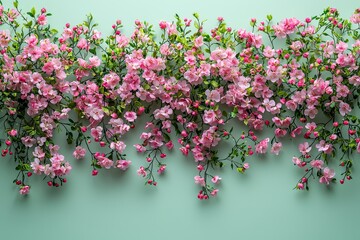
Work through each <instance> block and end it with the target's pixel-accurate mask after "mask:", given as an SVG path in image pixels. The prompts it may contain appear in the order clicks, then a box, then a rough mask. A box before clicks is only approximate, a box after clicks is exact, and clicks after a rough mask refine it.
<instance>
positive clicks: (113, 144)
mask: <svg viewBox="0 0 360 240" xmlns="http://www.w3.org/2000/svg"><path fill="white" fill-rule="evenodd" d="M110 148H111V149H114V150H116V151H117V152H118V153H120V154H121V153H123V152H124V150H125V148H126V145H125V143H124V142H123V141H117V142H111V143H110Z"/></svg>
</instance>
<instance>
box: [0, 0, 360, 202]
mask: <svg viewBox="0 0 360 240" xmlns="http://www.w3.org/2000/svg"><path fill="white" fill-rule="evenodd" d="M50 16H51V14H50V13H48V11H47V10H46V9H45V8H42V9H41V10H39V11H37V10H36V9H35V8H32V9H31V10H30V11H29V12H24V11H21V10H20V9H19V6H18V2H17V1H14V2H13V7H10V8H8V9H5V8H4V6H3V5H2V3H1V1H0V21H1V26H2V29H5V30H0V55H1V58H0V72H1V75H0V89H1V91H0V108H1V109H2V110H1V115H0V119H2V122H3V125H4V126H3V129H5V130H6V131H5V139H2V140H1V143H2V144H3V148H2V156H3V157H6V156H10V157H11V159H12V160H14V161H15V162H16V163H17V166H16V171H17V172H18V174H17V177H16V178H15V180H14V183H15V184H16V185H19V192H20V194H23V195H26V194H28V193H29V191H30V185H29V178H30V177H31V176H32V175H33V174H37V175H42V176H44V179H48V180H47V184H48V185H49V186H55V187H59V186H61V185H63V184H64V183H66V182H67V179H66V175H67V174H69V173H70V171H71V169H72V167H71V165H70V163H69V162H68V161H67V160H66V159H65V157H64V156H63V155H62V154H61V153H60V151H59V146H58V145H57V144H56V143H55V142H54V140H53V134H54V133H55V132H56V131H58V130H63V131H65V133H66V141H67V143H68V144H73V145H75V150H74V152H73V156H74V158H75V159H81V158H86V159H90V162H91V166H92V175H94V176H96V175H97V174H98V171H99V169H109V168H118V169H120V170H126V169H128V167H129V166H130V165H131V160H129V159H128V158H127V157H126V154H125V153H124V152H125V148H126V144H125V142H124V141H123V139H122V137H123V136H124V135H125V134H128V132H130V131H131V130H132V129H133V128H134V127H135V125H136V120H137V119H138V118H139V117H140V116H141V115H147V119H150V120H149V121H148V122H147V123H146V126H145V130H144V132H142V133H141V135H140V140H141V142H139V143H138V144H136V145H134V147H135V148H136V150H137V152H139V153H142V154H144V155H145V157H144V159H145V161H144V164H143V166H141V167H140V168H139V169H137V174H138V175H140V176H142V177H143V178H144V179H145V183H146V184H148V185H152V186H156V185H157V180H156V176H157V175H158V174H160V175H161V174H162V173H163V172H164V171H165V170H166V163H165V159H166V158H167V155H166V151H167V150H171V149H173V148H174V146H175V145H177V143H178V144H179V145H177V148H179V150H180V151H181V152H182V154H183V155H185V156H189V157H190V156H191V158H193V160H194V161H195V167H196V170H197V171H198V174H197V175H196V176H195V177H194V181H195V183H196V184H198V185H199V186H200V191H199V193H198V198H199V199H208V198H209V197H211V196H216V195H217V193H218V191H219V190H218V187H217V186H218V183H219V182H220V181H221V177H220V176H218V175H216V174H213V172H216V169H217V168H222V167H225V166H230V167H231V168H232V169H235V170H236V171H238V172H240V173H245V172H247V171H248V169H249V167H250V164H249V163H248V161H247V159H248V157H249V156H251V155H253V154H265V153H266V152H267V151H270V152H271V153H272V154H275V155H278V154H279V152H280V151H281V148H282V141H287V140H288V139H290V138H299V139H302V143H300V144H299V145H298V150H299V152H297V153H294V157H293V158H292V162H293V163H294V165H295V166H297V167H299V168H302V169H303V171H304V174H303V176H301V177H300V178H299V180H298V182H297V183H296V184H295V189H299V190H302V189H307V190H308V189H309V182H310V181H309V180H311V179H315V178H318V181H319V182H320V183H323V184H326V185H329V184H331V183H333V182H336V179H335V170H334V169H332V168H329V166H328V164H329V162H330V160H331V161H334V160H335V159H336V160H337V161H338V163H339V169H340V172H341V173H340V174H338V176H339V177H338V178H339V182H340V183H341V184H343V183H344V182H345V180H351V178H352V177H351V170H352V167H353V159H354V157H353V153H354V152H356V153H359V152H360V137H359V134H360V127H359V123H360V121H359V119H358V117H357V116H356V114H354V113H353V109H355V108H356V107H359V106H360V103H359V98H358V97H359V94H360V89H359V85H360V76H359V62H360V60H359V56H360V40H359V29H360V9H356V10H355V12H354V14H353V15H352V16H351V17H350V19H349V20H347V19H342V18H341V17H340V14H339V12H338V11H337V10H336V9H335V8H327V9H325V10H324V11H323V13H321V14H319V15H318V16H314V17H312V18H306V19H305V20H304V21H301V20H298V19H296V18H286V19H284V20H282V21H280V22H279V23H273V21H272V16H271V15H268V16H267V17H266V20H265V21H258V20H257V19H255V18H253V19H251V21H250V26H251V31H247V30H244V29H238V30H233V29H232V28H231V27H229V26H227V24H226V23H225V21H224V19H223V18H222V17H219V18H218V24H217V26H216V27H215V28H213V29H211V31H210V32H205V31H204V30H203V24H204V21H201V20H200V18H199V16H198V14H194V15H193V18H192V19H187V18H185V19H181V18H180V17H179V16H178V15H176V16H175V21H174V22H166V21H161V22H160V23H159V30H156V31H155V30H154V27H153V26H152V25H150V24H149V23H147V22H141V21H138V20H137V21H135V29H134V31H133V33H132V34H131V36H126V35H124V34H123V33H122V27H123V26H122V23H121V21H120V20H117V21H116V22H115V23H114V25H112V29H113V30H112V34H110V35H109V36H106V37H102V35H101V32H100V31H99V30H98V29H97V28H96V27H97V24H96V23H94V21H93V17H92V16H91V15H88V16H87V19H86V20H85V21H84V22H83V23H81V24H77V25H73V26H71V25H70V24H69V23H67V24H66V25H65V26H64V28H63V29H62V30H61V32H60V33H58V30H56V29H53V28H51V26H50V25H49V24H48V23H47V19H48V17H50ZM266 42H267V44H266ZM324 119H325V121H324ZM232 120H238V122H240V123H243V124H244V126H245V127H246V129H247V130H246V131H244V132H242V133H238V132H236V131H233V128H232V127H230V126H231V124H229V122H230V121H232ZM265 128H270V129H271V131H272V134H271V135H270V136H267V137H264V138H263V137H262V138H261V139H260V137H259V134H260V133H261V132H262V130H263V129H265ZM172 131H175V132H176V136H177V139H176V140H174V139H171V138H172V136H173V135H174V134H170V133H172ZM3 136H4V135H3ZM173 140H174V141H173ZM221 141H227V142H228V143H230V144H231V146H232V147H231V151H230V152H229V153H228V154H227V155H226V156H225V157H221V156H220V155H221V154H219V148H218V147H217V146H218V144H219V143H220V142H221ZM176 142H177V143H176ZM94 143H95V144H98V145H99V146H100V147H101V148H99V149H101V151H94V148H93V147H92V145H91V144H94ZM174 143H175V144H174ZM89 155H90V156H89ZM290 160H291V159H290Z"/></svg>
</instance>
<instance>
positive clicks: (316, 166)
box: [310, 160, 324, 169]
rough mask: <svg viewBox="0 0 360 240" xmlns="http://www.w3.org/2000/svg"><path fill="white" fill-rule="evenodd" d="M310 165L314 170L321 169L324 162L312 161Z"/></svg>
mask: <svg viewBox="0 0 360 240" xmlns="http://www.w3.org/2000/svg"><path fill="white" fill-rule="evenodd" d="M310 165H311V166H312V167H314V168H317V169H321V168H322V167H323V165H324V162H323V161H322V160H312V161H311V162H310Z"/></svg>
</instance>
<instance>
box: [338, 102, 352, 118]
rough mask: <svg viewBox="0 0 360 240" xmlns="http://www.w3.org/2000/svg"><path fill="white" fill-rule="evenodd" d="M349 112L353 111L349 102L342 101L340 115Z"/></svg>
mask: <svg viewBox="0 0 360 240" xmlns="http://www.w3.org/2000/svg"><path fill="white" fill-rule="evenodd" d="M349 112H351V107H350V105H349V104H347V103H344V102H340V105H339V113H340V115H341V116H345V115H346V114H348V113H349Z"/></svg>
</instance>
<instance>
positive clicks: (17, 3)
mask: <svg viewBox="0 0 360 240" xmlns="http://www.w3.org/2000/svg"><path fill="white" fill-rule="evenodd" d="M13 4H14V7H15V8H18V6H19V2H18V0H15V1H14V3H13Z"/></svg>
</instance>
